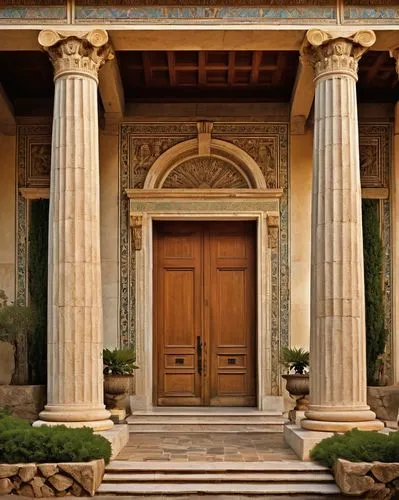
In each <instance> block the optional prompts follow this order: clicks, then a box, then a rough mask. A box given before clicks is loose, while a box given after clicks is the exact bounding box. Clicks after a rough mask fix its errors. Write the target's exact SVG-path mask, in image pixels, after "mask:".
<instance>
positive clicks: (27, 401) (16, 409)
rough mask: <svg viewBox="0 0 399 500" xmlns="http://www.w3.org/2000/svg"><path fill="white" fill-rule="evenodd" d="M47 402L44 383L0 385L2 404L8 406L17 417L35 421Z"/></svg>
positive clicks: (0, 401) (0, 403)
mask: <svg viewBox="0 0 399 500" xmlns="http://www.w3.org/2000/svg"><path fill="white" fill-rule="evenodd" d="M45 403H46V386H44V385H0V406H7V407H8V408H10V410H11V414H12V415H14V416H15V417H20V418H24V419H26V420H29V421H30V422H33V421H34V420H37V418H38V417H39V413H40V412H41V411H42V409H43V408H44V405H45Z"/></svg>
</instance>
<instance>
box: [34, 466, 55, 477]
mask: <svg viewBox="0 0 399 500" xmlns="http://www.w3.org/2000/svg"><path fill="white" fill-rule="evenodd" d="M37 467H38V469H39V470H40V472H41V473H42V474H43V476H44V477H50V476H54V474H57V472H59V469H58V466H57V464H39V465H38V466H37Z"/></svg>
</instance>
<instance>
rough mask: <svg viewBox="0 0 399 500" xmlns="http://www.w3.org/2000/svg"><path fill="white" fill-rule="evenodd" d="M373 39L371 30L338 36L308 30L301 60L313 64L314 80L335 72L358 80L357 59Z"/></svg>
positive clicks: (373, 35)
mask: <svg viewBox="0 0 399 500" xmlns="http://www.w3.org/2000/svg"><path fill="white" fill-rule="evenodd" d="M375 40H376V37H375V33H374V31H371V30H364V31H358V32H356V33H354V34H352V35H349V36H343V35H338V36H337V35H335V34H331V33H328V32H327V31H323V30H319V29H311V30H309V31H308V32H307V33H306V39H305V43H304V46H303V47H302V51H301V59H302V61H304V60H307V61H308V62H309V63H310V64H312V65H313V68H314V72H315V81H316V80H318V79H320V78H328V77H332V76H335V75H346V76H351V77H352V78H354V79H355V80H357V69H358V62H359V59H360V58H361V57H362V55H363V54H364V53H365V52H366V51H367V50H368V49H369V48H370V47H371V46H372V45H373V44H374V42H375Z"/></svg>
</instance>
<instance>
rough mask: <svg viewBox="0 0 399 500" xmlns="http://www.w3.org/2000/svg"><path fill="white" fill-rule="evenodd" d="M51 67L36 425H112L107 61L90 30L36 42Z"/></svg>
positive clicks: (47, 34) (104, 47)
mask: <svg viewBox="0 0 399 500" xmlns="http://www.w3.org/2000/svg"><path fill="white" fill-rule="evenodd" d="M39 43H40V44H41V45H42V46H43V48H44V49H45V50H46V52H48V54H49V56H50V59H51V61H52V63H53V66H54V80H55V97H54V115H53V135H52V156H51V184H50V212H49V267H48V388H47V393H48V394H47V401H48V404H47V405H46V406H45V409H44V411H42V412H41V413H40V420H39V421H37V422H35V425H42V424H46V425H59V424H65V425H67V426H69V427H82V426H88V427H92V428H93V429H95V430H106V429H109V428H111V427H112V426H113V423H112V421H111V420H110V419H109V416H110V413H109V412H108V411H107V410H106V409H105V406H104V403H103V362H102V349H103V318H102V314H103V312H102V290H101V259H100V196H99V195H100V189H99V146H98V112H97V84H98V79H97V74H98V70H99V68H100V67H101V65H102V64H104V63H105V62H106V61H107V59H108V58H109V57H110V47H109V44H108V35H107V33H106V32H105V31H103V30H94V31H92V32H90V33H88V34H85V35H83V36H67V37H63V36H61V35H59V34H58V33H56V32H54V31H50V30H44V31H42V32H41V33H40V35H39Z"/></svg>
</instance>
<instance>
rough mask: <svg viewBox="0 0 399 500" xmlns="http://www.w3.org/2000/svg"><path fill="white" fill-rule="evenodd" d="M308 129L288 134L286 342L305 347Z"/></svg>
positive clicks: (309, 168)
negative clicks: (288, 302)
mask: <svg viewBox="0 0 399 500" xmlns="http://www.w3.org/2000/svg"><path fill="white" fill-rule="evenodd" d="M312 147H313V137H312V131H311V130H310V131H309V130H308V131H307V133H306V135H292V136H291V152H290V156H291V172H290V175H291V189H290V195H291V205H290V212H291V220H290V224H291V227H290V229H291V265H290V271H291V272H290V276H291V279H290V287H291V315H290V343H291V345H293V346H304V347H305V348H309V338H310V238H311V201H312V192H311V191H312Z"/></svg>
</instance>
